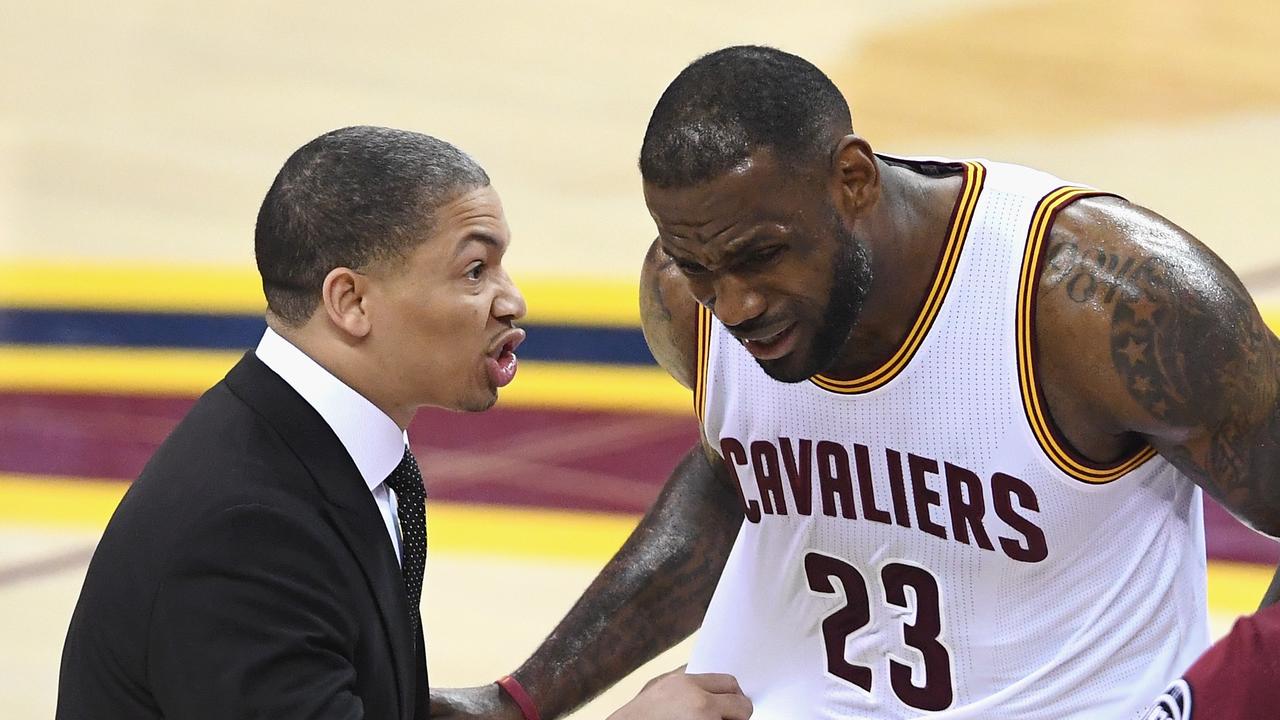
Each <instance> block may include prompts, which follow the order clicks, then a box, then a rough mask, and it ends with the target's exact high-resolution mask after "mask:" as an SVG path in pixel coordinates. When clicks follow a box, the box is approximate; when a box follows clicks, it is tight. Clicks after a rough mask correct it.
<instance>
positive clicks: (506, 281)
mask: <svg viewBox="0 0 1280 720" xmlns="http://www.w3.org/2000/svg"><path fill="white" fill-rule="evenodd" d="M501 283H502V287H501V288H500V289H499V290H498V294H497V295H496V296H495V297H494V299H493V316H494V317H495V318H497V319H498V320H504V321H507V322H516V321H518V320H520V319H521V318H523V317H524V315H525V313H526V312H528V309H529V308H528V306H527V305H525V302H524V295H523V294H522V293H521V292H520V288H518V287H516V284H515V283H514V282H513V281H512V280H511V276H510V275H508V274H507V271H506V270H503V271H502V279H501Z"/></svg>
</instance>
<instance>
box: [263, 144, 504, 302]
mask: <svg viewBox="0 0 1280 720" xmlns="http://www.w3.org/2000/svg"><path fill="white" fill-rule="evenodd" d="M488 184H489V176H488V175H487V174H486V173H485V171H484V169H483V168H481V167H480V166H479V165H478V164H477V163H476V162H475V161H474V160H472V159H471V158H470V157H469V156H468V155H467V154H466V153H464V152H462V151H461V150H459V149H458V148H456V147H454V146H453V145H451V144H449V143H447V142H445V141H443V140H438V139H436V138H433V137H431V136H429V135H423V134H421V133H415V132H408V131H406V130H395V129H391V128H383V127H370V126H358V127H348V128H342V129H340V130H334V131H332V132H329V133H325V134H324V135H321V136H320V137H318V138H316V139H315V140H312V141H311V142H309V143H307V144H306V145H303V146H302V147H301V148H299V149H298V150H297V151H296V152H294V153H293V155H291V156H290V157H289V159H288V160H287V161H285V164H284V167H282V168H281V169H280V172H279V173H278V174H277V175H276V179H275V182H273V183H272V184H271V189H270V190H268V191H267V196H266V198H264V199H263V201H262V207H261V209H259V211H258V222H257V227H256V230H255V232H254V254H255V255H256V256H257V261H258V271H259V272H260V273H261V275H262V288H263V291H264V293H265V294H266V296H267V308H268V310H269V311H270V312H271V313H272V314H274V315H275V316H277V317H278V318H280V319H281V320H283V321H284V322H285V323H286V324H288V325H291V326H298V325H301V324H303V323H305V322H306V321H307V319H308V318H310V317H311V314H312V312H313V311H314V310H315V308H316V305H317V303H319V301H320V291H321V285H322V284H323V282H324V278H325V276H326V275H327V274H328V273H329V271H330V270H332V269H334V268H336V267H348V268H351V269H353V270H362V269H364V268H367V267H369V266H370V265H372V264H373V263H377V262H382V261H385V260H388V259H394V258H402V257H404V256H405V255H406V254H407V253H408V252H409V251H410V250H412V249H413V247H414V246H415V245H416V244H417V243H419V242H421V241H422V240H423V239H425V238H427V237H429V236H430V233H431V227H432V222H433V218H434V216H435V212H436V210H437V209H439V208H440V207H441V206H442V205H444V204H446V203H448V202H449V201H451V200H453V199H454V198H456V197H458V196H459V195H460V194H462V193H464V192H467V191H470V190H474V189H476V188H478V187H484V186H487V185H488Z"/></svg>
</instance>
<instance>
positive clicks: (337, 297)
mask: <svg viewBox="0 0 1280 720" xmlns="http://www.w3.org/2000/svg"><path fill="white" fill-rule="evenodd" d="M368 283H369V280H368V278H367V277H365V276H364V275H363V274H361V273H359V272H357V271H355V270H352V269H351V268H345V267H338V268H334V269H332V270H330V271H329V274H328V275H325V276H324V284H323V285H322V286H321V287H320V305H321V307H322V308H323V309H324V312H325V314H326V315H327V316H328V318H329V322H331V323H333V324H334V326H335V327H337V328H339V329H340V330H342V331H343V332H345V333H346V334H348V335H350V336H351V337H353V338H362V337H364V336H365V335H368V334H369V329H370V324H369V314H368V313H367V312H365V307H364V293H365V291H366V289H367V288H368Z"/></svg>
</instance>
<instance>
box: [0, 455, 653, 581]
mask: <svg viewBox="0 0 1280 720" xmlns="http://www.w3.org/2000/svg"><path fill="white" fill-rule="evenodd" d="M127 488H128V483H127V482H124V481H120V480H85V479H79V478H68V477H53V476H37V475H11V474H4V473H0V498H3V499H4V501H3V502H0V524H10V523H12V524H15V525H34V526H40V527H51V528H58V529H76V530H86V531H93V532H101V531H102V529H103V528H105V527H106V525H107V521H108V520H109V519H110V518H111V514H112V513H113V512H114V511H115V508H116V506H117V505H119V504H120V498H121V497H123V496H124V492H125V490H126V489H127ZM427 513H428V516H429V523H430V528H431V549H432V550H433V551H444V552H472V553H484V554H494V555H503V556H507V557H511V556H514V557H528V558H544V559H545V558H550V559H557V560H575V561H590V562H592V563H603V562H604V561H605V560H608V559H609V558H610V557H612V556H613V553H614V552H616V551H617V549H618V548H619V547H621V546H622V543H623V541H625V540H626V539H627V535H629V534H630V533H631V529H632V528H633V527H635V524H636V522H637V520H638V519H639V518H638V516H635V515H624V514H612V513H593V512H568V511H563V510H544V509H522V508H512V507H488V506H482V505H468V504H463V503H445V502H436V501H431V502H430V503H429V505H428V510H427Z"/></svg>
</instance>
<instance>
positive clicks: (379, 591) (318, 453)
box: [226, 352, 417, 718]
mask: <svg viewBox="0 0 1280 720" xmlns="http://www.w3.org/2000/svg"><path fill="white" fill-rule="evenodd" d="M226 383H227V386H228V387H229V388H230V389H231V391H232V392H234V393H235V394H236V396H237V397H239V398H240V399H241V400H243V401H244V402H245V403H247V404H248V405H249V406H250V407H252V408H253V409H254V410H255V411H256V412H257V413H258V414H259V415H261V416H262V417H263V418H265V419H266V420H267V422H268V423H270V424H271V426H272V427H273V428H275V430H276V431H277V432H278V433H280V436H281V437H282V438H283V439H284V441H285V442H286V443H287V444H288V445H289V447H290V448H291V449H292V450H293V452H294V454H295V455H297V457H298V459H299V460H300V461H301V462H302V463H303V465H305V466H306V468H307V470H308V472H310V474H311V476H312V478H314V479H315V481H316V485H317V486H318V487H319V489H320V493H321V495H322V496H323V497H324V498H325V500H326V501H327V507H326V508H325V510H326V512H327V515H328V516H329V518H330V521H331V522H332V523H333V525H334V527H336V528H337V530H338V532H339V533H340V534H341V535H342V536H343V540H344V541H345V542H346V544H347V546H348V547H349V548H350V549H351V552H352V554H353V555H355V557H356V560H357V561H358V562H359V564H360V567H361V569H362V570H363V572H364V575H365V579H366V580H367V582H368V583H369V586H370V587H371V588H372V589H373V596H374V598H375V600H376V602H377V605H378V609H379V612H380V614H381V616H382V625H383V628H384V629H385V630H386V633H387V637H389V638H390V639H391V654H392V661H393V663H394V665H395V668H396V685H397V691H398V693H399V696H400V716H401V717H402V718H410V717H412V716H413V707H414V704H415V703H414V700H415V698H414V696H415V694H416V685H417V682H415V680H416V678H415V676H416V675H417V672H415V666H416V665H417V662H416V661H417V658H416V657H415V653H414V646H413V641H412V638H411V637H410V632H411V630H410V625H409V611H410V609H409V603H408V601H407V600H406V599H405V591H404V580H403V577H402V576H401V573H400V564H399V563H398V562H397V561H396V556H395V548H394V546H393V545H392V544H391V539H390V538H389V537H387V529H386V525H385V524H384V523H383V520H382V515H381V513H380V512H379V511H378V505H377V503H376V502H375V501H374V499H373V495H372V494H370V492H369V487H368V486H367V485H366V484H365V481H364V478H362V477H361V476H360V471H359V470H357V469H356V465H355V462H354V461H352V459H351V456H350V455H348V454H347V451H346V449H345V448H344V447H343V446H342V442H341V441H339V440H338V436H337V435H335V434H334V433H333V430H332V429H331V428H330V427H329V425H328V423H326V422H325V421H324V418H322V417H321V416H320V414H319V413H318V412H316V411H315V409H314V408H313V407H311V405H310V404H308V403H307V401H306V400H304V399H303V398H302V396H301V395H299V394H298V393H297V392H295V391H294V390H293V388H292V387H290V386H289V384H288V383H286V382H285V381H284V380H283V379H281V378H280V376H279V375H277V374H275V372H273V371H272V370H271V369H270V368H268V367H267V366H266V365H265V364H263V362H262V361H261V360H259V359H258V358H257V356H256V355H254V354H253V352H248V353H246V354H245V356H244V357H243V358H241V360H240V362H239V363H237V364H236V366H235V367H234V368H232V369H231V372H229V373H228V374H227V378H226ZM414 611H415V612H416V611H417V608H414Z"/></svg>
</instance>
